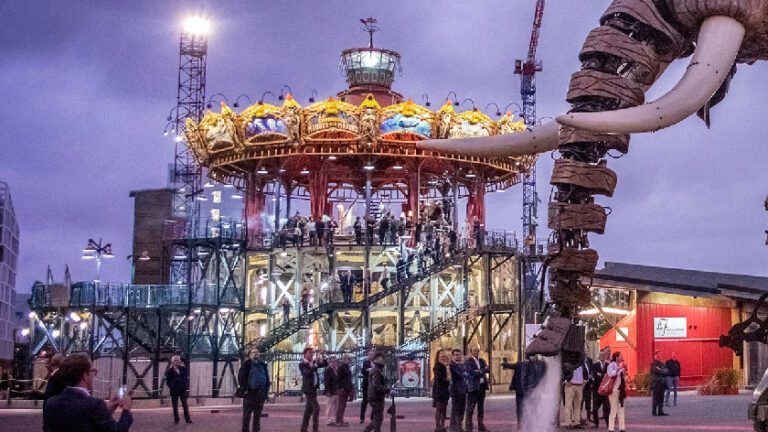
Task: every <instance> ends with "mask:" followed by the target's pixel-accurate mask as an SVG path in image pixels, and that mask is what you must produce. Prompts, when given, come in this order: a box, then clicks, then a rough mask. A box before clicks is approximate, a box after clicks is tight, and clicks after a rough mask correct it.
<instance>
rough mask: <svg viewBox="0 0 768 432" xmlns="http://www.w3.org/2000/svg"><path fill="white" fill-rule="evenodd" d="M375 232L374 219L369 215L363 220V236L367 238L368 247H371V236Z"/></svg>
mask: <svg viewBox="0 0 768 432" xmlns="http://www.w3.org/2000/svg"><path fill="white" fill-rule="evenodd" d="M375 230H376V219H374V218H373V216H371V215H369V216H368V217H367V218H365V235H366V236H367V237H368V245H369V246H373V234H374V231H375Z"/></svg>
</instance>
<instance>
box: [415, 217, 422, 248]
mask: <svg viewBox="0 0 768 432" xmlns="http://www.w3.org/2000/svg"><path fill="white" fill-rule="evenodd" d="M423 228H424V224H423V223H422V222H421V218H419V219H418V220H417V221H416V227H415V228H414V230H413V244H414V245H418V244H419V243H421V231H422V229H423Z"/></svg>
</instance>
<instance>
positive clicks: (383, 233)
mask: <svg viewBox="0 0 768 432" xmlns="http://www.w3.org/2000/svg"><path fill="white" fill-rule="evenodd" d="M388 231H389V218H388V217H387V215H384V216H382V217H381V220H379V246H383V245H384V244H385V243H386V241H387V232H388Z"/></svg>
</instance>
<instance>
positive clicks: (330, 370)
mask: <svg viewBox="0 0 768 432" xmlns="http://www.w3.org/2000/svg"><path fill="white" fill-rule="evenodd" d="M338 368H339V360H338V359H336V357H333V356H331V357H330V358H328V367H327V368H325V370H323V386H324V387H325V389H324V392H323V393H324V394H325V396H326V405H325V419H326V421H325V424H326V425H328V426H336V411H337V407H338V404H337V400H336V395H337V394H338V392H339V382H338V381H339V377H338V373H337V370H338Z"/></svg>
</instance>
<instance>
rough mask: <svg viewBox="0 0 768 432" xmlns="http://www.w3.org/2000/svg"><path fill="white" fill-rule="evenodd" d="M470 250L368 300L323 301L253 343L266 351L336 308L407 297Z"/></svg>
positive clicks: (375, 294) (357, 306) (456, 263)
mask: <svg viewBox="0 0 768 432" xmlns="http://www.w3.org/2000/svg"><path fill="white" fill-rule="evenodd" d="M468 253H469V251H466V252H463V253H456V254H455V255H454V256H453V257H452V258H450V259H447V260H444V261H443V262H440V263H433V264H432V265H430V266H428V267H426V268H425V270H424V272H422V273H416V274H412V275H411V276H410V277H407V278H403V279H400V280H398V281H397V282H395V283H392V284H390V285H389V286H388V287H387V289H382V290H381V291H377V292H375V293H373V294H371V295H370V296H369V297H368V301H367V302H366V301H365V300H363V301H359V302H352V303H344V302H330V303H323V304H321V305H320V306H318V307H316V308H313V309H310V310H309V311H307V312H306V313H304V314H302V315H299V316H298V317H296V318H292V319H290V320H288V321H287V322H286V323H284V324H281V325H279V326H277V327H275V328H273V329H272V330H270V332H269V335H268V336H266V337H264V338H262V339H260V340H258V341H256V342H254V343H253V345H255V346H256V347H257V348H258V349H259V351H266V350H268V349H270V348H272V347H273V346H275V345H277V344H278V343H280V341H283V340H285V339H287V338H288V337H289V336H291V335H292V334H294V333H296V332H297V331H299V330H301V329H302V328H306V327H307V326H309V325H310V324H312V323H313V322H315V321H317V320H319V319H320V318H322V317H323V315H325V314H327V313H330V312H333V311H335V310H339V309H363V308H365V307H366V306H368V305H373V304H376V303H378V302H379V301H381V300H382V299H384V298H385V297H387V296H390V295H392V294H395V293H398V292H400V291H404V293H405V296H406V297H407V296H408V294H409V292H410V289H411V287H412V286H413V285H414V284H415V283H416V282H418V281H420V280H422V279H425V278H428V277H431V276H432V275H434V274H437V273H440V272H441V271H443V270H445V269H447V268H449V267H451V266H454V265H458V264H461V263H462V262H463V261H464V258H465V257H466V256H468Z"/></svg>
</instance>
